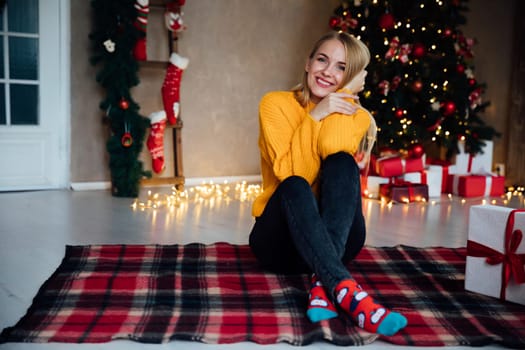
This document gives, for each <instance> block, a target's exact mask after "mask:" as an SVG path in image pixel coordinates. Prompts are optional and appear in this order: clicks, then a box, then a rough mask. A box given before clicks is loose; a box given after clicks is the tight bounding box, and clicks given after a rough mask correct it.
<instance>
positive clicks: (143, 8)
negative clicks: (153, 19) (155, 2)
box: [133, 0, 149, 61]
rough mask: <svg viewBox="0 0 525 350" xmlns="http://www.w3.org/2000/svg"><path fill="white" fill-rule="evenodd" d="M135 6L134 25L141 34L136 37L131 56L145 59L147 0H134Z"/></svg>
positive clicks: (140, 59) (139, 59) (141, 59)
mask: <svg viewBox="0 0 525 350" xmlns="http://www.w3.org/2000/svg"><path fill="white" fill-rule="evenodd" d="M135 8H136V9H137V18H136V19H135V23H134V25H135V27H136V28H137V29H138V30H140V31H141V32H142V33H143V35H142V36H141V37H140V38H138V40H137V42H136V43H135V47H134V48H133V56H134V57H135V59H136V60H137V61H145V60H146V59H147V54H146V32H147V26H148V13H149V0H135Z"/></svg>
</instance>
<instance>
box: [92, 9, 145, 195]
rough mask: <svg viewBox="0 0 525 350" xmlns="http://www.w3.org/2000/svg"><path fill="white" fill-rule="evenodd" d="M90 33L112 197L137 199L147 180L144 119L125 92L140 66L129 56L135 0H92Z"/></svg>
mask: <svg viewBox="0 0 525 350" xmlns="http://www.w3.org/2000/svg"><path fill="white" fill-rule="evenodd" d="M91 4H92V8H93V15H94V29H93V31H92V33H91V35H90V39H91V40H92V44H93V56H92V57H91V63H92V64H94V65H97V64H98V65H102V67H101V69H100V71H99V72H98V74H97V77H96V79H97V82H99V83H100V84H101V86H102V87H103V88H105V91H106V96H105V99H104V100H103V101H102V102H101V103H100V108H101V109H102V110H103V111H104V112H105V116H104V122H105V123H107V124H108V126H109V129H110V131H111V135H110V136H109V139H108V141H107V150H108V152H109V157H110V158H109V167H110V170H111V183H112V194H113V195H114V196H118V197H137V196H138V194H139V189H140V180H141V179H142V178H143V177H144V176H151V174H150V173H149V172H146V171H144V168H143V164H142V162H141V161H140V160H139V159H138V158H139V155H140V152H141V150H142V145H143V143H144V137H145V133H146V129H147V128H148V127H149V119H147V118H145V117H143V116H141V115H140V114H139V109H140V107H139V105H138V104H137V103H136V102H135V101H133V99H132V97H131V94H130V89H131V88H132V87H134V86H136V85H137V84H138V83H139V79H138V70H139V66H138V63H137V60H136V58H135V57H134V55H133V51H134V49H135V46H136V43H137V42H138V41H139V39H143V37H144V33H143V32H141V31H140V30H139V28H137V26H136V25H135V22H136V20H137V18H140V17H139V14H138V13H137V9H136V8H135V6H134V4H135V1H134V0H111V1H107V0H93V1H92V2H91Z"/></svg>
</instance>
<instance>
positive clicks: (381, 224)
mask: <svg viewBox="0 0 525 350" xmlns="http://www.w3.org/2000/svg"><path fill="white" fill-rule="evenodd" d="M152 190H153V191H154V192H153V194H158V195H159V198H160V199H164V198H171V199H173V197H174V196H168V197H165V195H168V194H169V193H170V191H169V189H160V190H159V189H152ZM155 191H156V192H155ZM201 194H202V193H201ZM188 195H189V197H190V198H189V199H186V200H182V202H181V203H180V204H179V205H178V206H172V207H168V206H165V205H162V206H161V207H160V208H157V209H141V206H140V204H141V203H142V205H145V206H147V204H148V202H147V199H148V198H152V197H153V195H149V196H148V194H147V193H146V190H144V193H142V194H141V196H140V201H139V203H137V207H136V208H132V206H131V204H132V203H133V200H131V199H129V198H115V197H112V196H111V195H110V194H109V192H106V191H85V192H72V191H36V192H14V193H0V235H1V236H0V237H1V243H0V276H1V279H0V310H1V312H0V314H1V319H0V328H1V329H3V328H5V327H7V326H12V325H14V324H15V323H16V322H17V321H18V320H19V319H20V317H21V316H22V315H23V314H24V313H25V312H26V310H27V308H28V307H29V305H30V303H31V301H32V298H33V297H34V296H35V294H36V292H37V291H38V288H39V287H40V286H41V285H42V283H43V282H44V281H45V280H46V279H47V278H48V277H49V276H50V275H51V274H52V273H53V271H54V270H55V269H56V268H57V266H58V265H59V264H60V261H61V259H62V257H63V255H64V246H65V245H66V244H72V245H84V244H147V243H154V244H185V243H191V242H202V243H213V242H217V241H227V242H231V243H236V244H245V243H247V239H248V234H249V232H250V229H251V226H252V224H253V218H252V217H251V214H250V209H251V201H250V200H249V199H248V200H247V201H240V200H239V199H236V198H235V197H236V194H235V191H233V190H231V191H230V195H229V196H222V197H219V196H216V195H212V196H211V197H210V198H207V199H203V198H201V199H200V200H198V199H196V195H195V192H189V194H188ZM161 204H164V203H161ZM479 204H497V205H503V206H511V207H524V202H523V198H521V197H512V198H511V201H510V203H507V202H504V201H503V199H502V198H496V199H480V198H476V199H469V200H461V199H460V198H458V197H450V198H449V197H448V196H445V195H444V196H442V197H441V198H437V199H434V200H433V201H431V202H429V203H412V204H395V205H386V204H384V203H381V202H380V201H378V200H370V199H367V200H365V201H364V208H363V210H364V213H365V216H366V222H367V227H368V236H367V241H366V244H368V245H372V246H393V245H397V244H405V245H411V246H418V247H427V246H446V247H460V246H464V245H465V244H466V239H467V228H468V215H469V208H470V207H471V206H472V205H479ZM384 347H389V348H392V346H390V345H389V344H385V343H381V342H376V343H373V344H371V345H368V346H366V348H367V349H375V348H384ZM77 348H78V349H175V348H183V349H206V350H210V349H255V348H257V349H263V348H264V349H271V350H274V349H292V346H289V345H287V344H276V345H272V346H264V347H263V346H258V345H256V344H252V343H240V344H234V345H225V346H216V345H205V344H199V343H188V342H180V341H177V342H171V343H168V344H163V345H148V344H140V343H134V342H130V341H114V342H111V343H106V344H92V345H71V344H12V343H11V344H3V345H0V349H1V350H4V349H17V350H20V349H31V350H33V349H34V350H41V349H77ZM306 348H307V349H335V348H336V347H335V346H332V345H330V344H327V343H315V344H312V345H310V346H307V347H306ZM488 348H497V347H485V348H484V349H488ZM425 349H429V348H425ZM448 349H452V348H450V347H449V348H447V350H448Z"/></svg>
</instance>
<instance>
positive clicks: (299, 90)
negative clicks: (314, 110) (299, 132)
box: [292, 31, 370, 107]
mask: <svg viewBox="0 0 525 350" xmlns="http://www.w3.org/2000/svg"><path fill="white" fill-rule="evenodd" d="M330 40H339V42H340V43H341V44H343V46H344V48H345V53H346V59H345V60H346V65H345V71H344V73H343V80H342V81H341V85H340V86H339V87H338V88H337V89H338V90H339V89H340V88H342V87H343V86H345V85H346V84H348V83H349V82H350V81H351V80H352V79H353V78H354V77H355V76H356V75H357V73H359V72H360V71H361V70H363V69H364V68H365V67H366V66H367V65H368V63H369V62H370V51H369V50H368V47H367V46H366V45H365V44H364V43H363V42H362V41H361V40H359V39H357V38H356V37H355V36H353V35H351V34H348V33H345V32H336V31H332V32H328V33H326V34H325V35H323V36H322V37H321V38H319V40H317V42H316V43H315V44H314V47H313V48H312V51H311V52H310V55H309V56H308V59H309V60H311V59H313V58H314V57H315V54H316V53H317V51H318V50H319V48H320V47H321V45H323V44H324V43H325V42H327V41H330ZM307 78H308V72H306V71H305V72H304V73H303V75H302V80H301V82H300V83H299V84H297V85H296V86H294V87H293V88H292V91H293V92H294V94H295V98H296V99H297V101H298V102H299V103H300V104H301V105H302V106H303V107H305V106H306V105H308V103H309V102H310V100H311V96H310V95H311V92H310V88H309V87H308V83H307Z"/></svg>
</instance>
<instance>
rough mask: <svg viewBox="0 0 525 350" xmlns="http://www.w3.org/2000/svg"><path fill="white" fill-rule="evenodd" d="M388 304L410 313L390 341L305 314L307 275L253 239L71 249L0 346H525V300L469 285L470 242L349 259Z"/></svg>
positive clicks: (368, 252)
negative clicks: (278, 261) (264, 265)
mask: <svg viewBox="0 0 525 350" xmlns="http://www.w3.org/2000/svg"><path fill="white" fill-rule="evenodd" d="M348 267H349V269H350V270H351V271H352V273H353V275H354V277H355V278H356V279H357V280H358V281H359V282H360V283H361V285H362V287H363V288H364V289H365V290H367V291H368V292H369V293H370V294H371V295H373V296H374V297H375V298H376V299H377V300H378V301H380V302H382V303H383V304H384V305H386V306H388V307H391V308H392V309H394V310H396V311H399V312H401V313H403V314H404V315H405V316H406V317H407V319H408V326H407V327H406V328H405V329H403V330H402V331H400V332H399V333H398V334H396V335H395V336H392V337H384V336H378V335H376V334H370V333H367V332H365V331H363V330H361V329H359V328H357V327H356V326H355V325H354V324H353V323H352V322H351V321H350V320H349V319H347V318H345V317H344V316H340V317H339V318H335V319H332V320H329V321H323V322H320V323H318V324H312V323H310V322H309V321H308V320H307V318H306V317H305V310H306V302H307V288H308V286H309V282H308V276H307V275H276V274H271V273H267V272H264V271H262V270H261V269H260V268H259V266H258V265H257V261H256V260H255V258H254V256H253V255H252V253H251V251H250V248H249V247H248V246H246V245H231V244H228V243H215V244H211V245H202V244H189V245H93V246H67V247H66V256H65V257H64V259H63V261H62V263H61V265H60V266H59V267H58V269H57V270H56V272H55V273H54V274H53V275H52V276H51V277H50V278H49V279H48V280H47V281H46V282H45V283H44V285H43V286H42V287H41V288H40V290H39V291H38V294H37V295H36V297H35V298H34V300H33V304H32V305H31V307H30V309H29V310H28V311H27V313H26V315H25V316H24V317H23V318H22V319H21V320H20V321H19V322H18V323H17V324H16V325H15V326H14V327H9V328H6V329H4V330H3V332H2V334H1V336H0V342H66V343H100V342H109V341H111V340H113V339H129V340H134V341H137V342H144V343H162V342H168V341H170V340H173V339H183V340H189V341H198V342H204V343H213V344H225V343H235V342H242V341H251V342H255V343H259V344H272V343H277V342H286V343H290V344H292V345H306V344H310V343H312V342H315V341H327V342H331V343H334V344H337V345H364V344H369V343H371V342H373V341H374V340H376V339H382V340H384V341H387V342H391V343H394V344H398V345H412V346H453V345H468V346H481V345H487V344H494V343H496V344H501V345H503V346H507V347H514V348H525V306H520V305H517V304H513V303H508V302H502V301H500V300H498V299H495V298H490V297H485V296H482V295H478V294H475V293H470V292H467V291H465V290H464V287H463V285H464V271H465V249H464V248H454V249H452V248H441V247H433V248H414V247H407V246H396V247H383V248H374V247H368V246H367V247H365V248H364V249H363V250H362V252H361V253H360V254H359V256H358V257H357V259H356V260H355V261H354V262H352V263H351V264H350V265H349V266H348Z"/></svg>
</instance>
